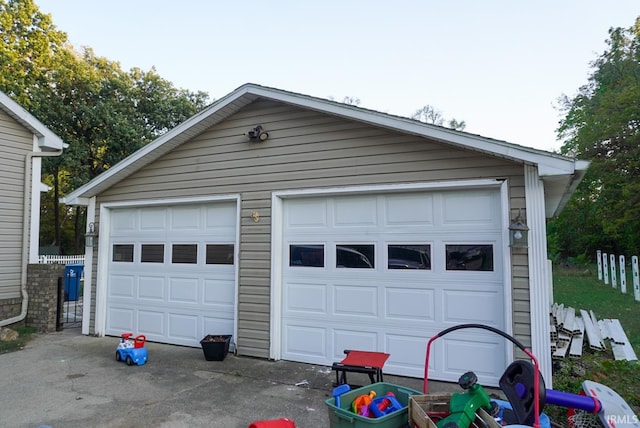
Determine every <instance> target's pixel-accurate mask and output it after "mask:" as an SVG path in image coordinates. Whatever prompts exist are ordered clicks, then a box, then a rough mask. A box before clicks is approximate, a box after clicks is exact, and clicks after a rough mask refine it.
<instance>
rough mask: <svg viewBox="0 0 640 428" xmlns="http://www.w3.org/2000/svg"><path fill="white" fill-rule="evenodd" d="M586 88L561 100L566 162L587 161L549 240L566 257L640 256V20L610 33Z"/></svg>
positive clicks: (553, 226)
mask: <svg viewBox="0 0 640 428" xmlns="http://www.w3.org/2000/svg"><path fill="white" fill-rule="evenodd" d="M592 69H593V71H592V73H591V75H590V76H589V79H588V83H587V84H586V85H584V86H582V87H581V88H580V89H579V91H578V94H577V95H576V96H575V97H573V98H569V97H566V96H564V97H563V98H562V99H561V105H562V108H563V111H564V112H565V117H564V119H562V120H561V121H560V126H559V128H558V137H559V138H560V139H561V140H562V141H563V146H562V148H561V151H562V153H563V154H567V155H575V156H577V157H579V158H581V159H587V160H590V161H591V165H590V167H589V170H588V171H587V173H586V175H585V177H584V179H583V181H582V183H581V184H580V186H579V187H578V189H577V190H576V192H575V195H574V197H573V198H572V200H571V201H570V202H569V203H568V205H567V207H566V209H565V210H564V211H563V213H561V214H560V216H559V217H558V218H557V219H555V220H554V221H553V222H551V223H550V224H549V233H550V234H553V235H554V236H553V240H555V242H557V243H558V247H559V248H558V250H559V251H560V252H562V253H563V254H564V255H576V254H582V253H586V254H588V255H593V254H595V251H596V250H597V249H603V250H607V251H613V252H616V253H626V254H635V253H637V251H638V250H639V249H640V215H639V214H640V193H639V192H640V18H638V19H636V22H635V25H634V26H632V27H630V28H626V29H625V28H612V29H611V30H609V38H608V40H607V49H606V50H605V52H604V53H603V54H602V55H601V56H600V57H599V58H598V59H597V60H596V61H594V62H593V64H592Z"/></svg>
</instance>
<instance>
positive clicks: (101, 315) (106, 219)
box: [83, 205, 111, 336]
mask: <svg viewBox="0 0 640 428" xmlns="http://www.w3.org/2000/svg"><path fill="white" fill-rule="evenodd" d="M94 212H95V210H94ZM110 224H111V210H110V209H109V208H108V207H106V206H104V205H101V206H100V221H99V222H98V260H97V262H98V269H97V272H96V308H95V310H96V314H95V326H94V329H95V334H96V336H104V333H105V331H106V329H105V327H106V323H107V284H108V283H109V233H108V231H109V230H110ZM101 236H102V238H100V237H101ZM83 324H84V319H83Z"/></svg>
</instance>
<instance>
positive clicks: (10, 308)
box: [0, 299, 22, 320]
mask: <svg viewBox="0 0 640 428" xmlns="http://www.w3.org/2000/svg"><path fill="white" fill-rule="evenodd" d="M21 307H22V299H3V300H0V320H6V319H8V318H13V317H15V316H18V315H20V309H21Z"/></svg>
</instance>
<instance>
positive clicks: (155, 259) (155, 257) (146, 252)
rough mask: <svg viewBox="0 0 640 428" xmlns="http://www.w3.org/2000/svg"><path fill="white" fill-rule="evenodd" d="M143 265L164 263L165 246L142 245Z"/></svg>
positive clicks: (141, 258) (141, 257) (141, 260)
mask: <svg viewBox="0 0 640 428" xmlns="http://www.w3.org/2000/svg"><path fill="white" fill-rule="evenodd" d="M140 262H141V263H164V244H142V246H141V250H140Z"/></svg>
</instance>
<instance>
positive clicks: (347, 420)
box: [326, 382, 422, 428]
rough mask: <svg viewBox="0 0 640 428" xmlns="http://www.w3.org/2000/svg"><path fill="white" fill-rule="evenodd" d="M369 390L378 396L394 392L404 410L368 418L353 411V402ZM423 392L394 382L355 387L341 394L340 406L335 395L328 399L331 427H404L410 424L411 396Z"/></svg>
mask: <svg viewBox="0 0 640 428" xmlns="http://www.w3.org/2000/svg"><path fill="white" fill-rule="evenodd" d="M369 391H375V393H376V397H381V396H383V395H385V394H387V393H389V392H392V393H393V394H394V395H395V396H396V399H397V400H398V402H399V403H400V404H402V406H403V408H402V410H398V411H395V412H392V413H389V414H388V415H384V416H382V417H380V418H367V417H364V416H360V415H357V414H355V413H353V412H352V411H351V403H352V402H353V400H355V399H356V398H357V397H359V396H361V395H368V394H369ZM420 394H422V392H420V391H416V390H414V389H410V388H405V387H404V386H400V385H394V384H392V383H386V382H378V383H372V384H371V385H367V386H363V387H362V388H358V389H353V390H351V391H349V392H346V393H344V394H342V395H341V396H340V407H337V406H336V399H335V397H331V398H329V399H328V400H326V403H327V408H328V411H329V423H330V425H329V426H330V428H363V427H370V426H375V427H376V428H404V427H407V426H409V412H408V407H407V406H408V405H409V396H410V395H420Z"/></svg>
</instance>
